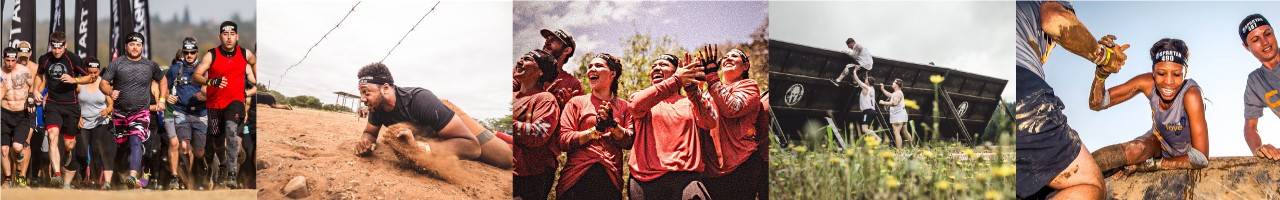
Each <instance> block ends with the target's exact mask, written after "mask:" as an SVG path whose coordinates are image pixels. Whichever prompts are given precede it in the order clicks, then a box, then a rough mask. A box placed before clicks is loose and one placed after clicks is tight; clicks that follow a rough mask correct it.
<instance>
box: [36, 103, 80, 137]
mask: <svg viewBox="0 0 1280 200" xmlns="http://www.w3.org/2000/svg"><path fill="white" fill-rule="evenodd" d="M79 122H80V106H79V105H77V104H59V103H49V104H45V105H44V126H45V127H44V128H46V129H47V128H51V127H55V126H56V127H66V128H59V129H60V130H59V132H61V133H72V134H74V133H75V131H66V130H76V129H79V128H78V127H77V126H78V125H79ZM61 133H59V134H61Z"/></svg>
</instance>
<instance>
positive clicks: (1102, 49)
mask: <svg viewBox="0 0 1280 200" xmlns="http://www.w3.org/2000/svg"><path fill="white" fill-rule="evenodd" d="M1128 49H1129V44H1118V43H1116V36H1115V35H1106V36H1102V38H1101V39H1100V40H1098V50H1097V51H1095V52H1094V56H1093V64H1095V65H1097V66H1098V69H1097V71H1098V72H1100V74H1101V73H1105V74H1114V73H1116V72H1120V68H1121V67H1124V64H1125V61H1126V60H1128V59H1129V56H1128V55H1127V54H1125V50H1128Z"/></svg>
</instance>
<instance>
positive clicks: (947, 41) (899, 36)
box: [769, 2, 1015, 99]
mask: <svg viewBox="0 0 1280 200" xmlns="http://www.w3.org/2000/svg"><path fill="white" fill-rule="evenodd" d="M1012 10H1013V3H1012V2H824V3H814V2H771V3H770V4H769V13H770V16H769V20H770V21H771V22H770V24H769V36H770V37H771V38H773V39H777V40H782V41H788V42H794V43H799V44H803V45H808V46H815V47H819V48H824V49H831V50H841V49H845V48H846V47H845V46H844V45H845V44H844V40H845V38H849V37H853V38H854V39H855V40H858V42H859V43H861V44H864V45H866V46H867V48H868V49H870V51H871V53H872V54H873V55H875V56H878V57H884V58H890V59H895V60H903V61H907V62H913V63H929V62H935V63H936V64H937V65H940V66H945V67H950V68H955V69H957V70H961V71H966V72H972V73H976V74H982V75H987V76H992V77H996V78H1001V79H1005V80H1009V81H1010V82H1009V84H1008V85H1006V87H1005V92H1004V93H1003V95H1002V96H1003V97H1004V98H1006V99H1012V97H1013V95H1014V89H1013V88H1014V87H1013V80H1014V78H1015V75H1014V74H1013V73H1012V71H1013V70H1012V68H1013V59H1012V58H1013V45H1009V44H1010V43H1009V42H1008V41H1011V40H1012V39H1013V35H1014V32H1013V31H1012V30H1013V20H1012V19H1013V14H1014V12H1012Z"/></svg>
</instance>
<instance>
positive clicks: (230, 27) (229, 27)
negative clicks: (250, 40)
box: [218, 21, 240, 33]
mask: <svg viewBox="0 0 1280 200" xmlns="http://www.w3.org/2000/svg"><path fill="white" fill-rule="evenodd" d="M227 31H231V32H236V33H239V32H240V31H239V25H236V23H235V22H231V21H224V22H222V24H221V25H219V26H218V32H219V33H221V32H227Z"/></svg>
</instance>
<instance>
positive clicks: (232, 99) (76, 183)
mask: <svg viewBox="0 0 1280 200" xmlns="http://www.w3.org/2000/svg"><path fill="white" fill-rule="evenodd" d="M238 28H239V27H238V25H236V23H234V22H231V21H226V22H223V23H221V24H219V26H218V31H219V36H218V38H219V40H220V41H221V44H220V45H218V46H217V47H213V48H209V49H207V50H205V51H203V52H202V51H201V50H200V49H199V47H198V46H197V41H196V40H195V39H194V38H192V37H187V38H185V39H183V41H182V43H181V44H182V46H181V47H180V49H179V51H178V52H177V53H176V55H174V58H173V63H172V64H171V65H169V66H168V67H167V68H165V67H162V66H161V65H159V64H158V63H156V62H154V61H151V60H150V59H148V58H147V57H145V56H144V55H143V54H142V51H143V48H144V47H145V46H147V42H151V41H148V38H146V37H145V36H144V35H143V34H141V33H137V32H134V33H129V34H127V35H125V36H124V37H123V38H121V39H122V41H121V44H122V47H120V48H123V51H122V52H123V53H122V54H121V55H119V56H118V57H116V58H114V59H112V60H110V62H109V63H106V64H105V65H104V63H100V62H99V61H98V59H97V58H95V57H94V56H87V57H83V58H82V57H79V56H76V55H73V54H71V53H68V52H67V51H68V50H67V45H68V44H69V43H68V42H67V38H66V34H65V33H63V32H61V31H56V32H53V33H52V34H51V36H50V38H49V39H48V41H49V52H48V53H45V54H44V55H42V56H40V57H39V58H37V59H36V60H31V59H32V58H33V57H31V51H32V50H33V48H32V45H31V44H30V43H28V42H26V41H16V42H14V43H13V44H10V47H7V48H5V49H4V61H5V62H4V67H3V73H0V75H2V76H0V94H3V95H4V96H3V108H4V111H3V116H0V120H3V127H0V136H3V137H2V138H3V141H2V142H0V144H3V148H0V150H2V152H0V163H3V167H4V168H3V172H4V181H3V184H4V185H5V186H7V187H36V186H39V187H46V186H47V187H55V188H56V187H61V188H68V189H69V188H98V189H103V190H110V189H120V188H144V187H145V188H153V189H183V188H185V189H214V188H215V187H218V188H244V187H250V188H251V187H253V186H254V182H253V181H252V180H253V178H252V177H253V176H255V174H254V169H253V166H252V163H253V162H252V159H253V152H254V147H253V145H252V143H253V142H252V140H253V136H252V135H251V134H252V132H253V131H251V130H252V128H251V127H249V126H246V125H245V123H244V122H245V120H246V119H245V114H246V113H249V108H250V107H249V106H248V105H251V104H249V103H250V101H248V100H249V98H246V97H250V94H253V93H255V92H256V90H257V87H255V83H256V78H255V75H254V74H255V72H256V71H257V69H256V65H255V63H256V62H255V60H256V59H255V56H254V54H253V53H252V52H250V51H249V50H248V49H245V48H242V47H241V46H239V44H237V42H238V40H239V32H238ZM242 137H248V138H246V139H244V140H248V141H245V142H244V143H245V145H243V146H242V145H241V143H242V139H241V138H242ZM242 147H243V148H242ZM242 154H244V155H242ZM242 157H245V158H246V159H240V158H242ZM77 172H79V173H77ZM117 172H119V173H117ZM161 177H163V178H161Z"/></svg>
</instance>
